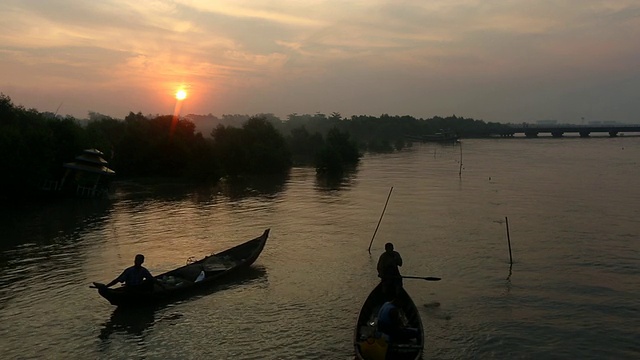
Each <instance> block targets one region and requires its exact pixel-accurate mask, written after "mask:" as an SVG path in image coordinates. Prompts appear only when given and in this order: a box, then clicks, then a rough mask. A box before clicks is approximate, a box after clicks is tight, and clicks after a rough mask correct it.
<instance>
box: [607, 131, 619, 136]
mask: <svg viewBox="0 0 640 360" xmlns="http://www.w3.org/2000/svg"><path fill="white" fill-rule="evenodd" d="M609 136H611V137H616V136H618V132H617V131H609Z"/></svg>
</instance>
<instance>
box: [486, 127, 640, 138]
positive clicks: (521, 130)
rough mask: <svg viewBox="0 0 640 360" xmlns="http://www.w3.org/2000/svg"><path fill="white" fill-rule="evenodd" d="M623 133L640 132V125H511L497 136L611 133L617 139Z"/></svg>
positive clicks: (582, 135) (560, 135) (557, 135)
mask: <svg viewBox="0 0 640 360" xmlns="http://www.w3.org/2000/svg"><path fill="white" fill-rule="evenodd" d="M623 132H640V125H626V124H625V125H623V124H610V125H555V124H554V125H535V124H523V125H509V127H505V128H504V129H501V130H499V133H498V134H497V135H500V136H501V137H511V136H514V135H515V134H524V135H525V136H526V137H529V138H534V137H537V136H538V134H540V133H550V134H551V136H553V137H557V138H559V137H562V136H564V134H565V133H577V134H579V135H580V137H589V136H590V135H591V133H609V136H611V137H616V136H618V134H619V133H623Z"/></svg>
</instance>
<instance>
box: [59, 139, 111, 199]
mask: <svg viewBox="0 0 640 360" xmlns="http://www.w3.org/2000/svg"><path fill="white" fill-rule="evenodd" d="M103 156H104V154H103V153H102V152H101V151H100V150H98V149H86V150H84V151H83V152H82V154H80V155H78V156H76V158H75V161H73V162H68V163H64V164H63V167H64V168H66V169H67V170H66V172H65V174H64V176H63V177H62V180H61V181H60V186H59V187H58V189H59V190H60V191H63V192H66V193H68V194H71V195H74V196H78V197H97V196H103V195H105V194H106V193H107V191H108V189H109V182H110V180H111V179H110V178H111V177H112V176H113V175H115V174H116V173H115V171H113V170H111V169H110V168H109V167H108V166H107V165H108V162H107V161H106V160H105V159H104V158H103Z"/></svg>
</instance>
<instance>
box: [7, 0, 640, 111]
mask: <svg viewBox="0 0 640 360" xmlns="http://www.w3.org/2000/svg"><path fill="white" fill-rule="evenodd" d="M180 87H183V88H184V89H185V90H186V91H187V98H186V99H185V100H184V101H183V104H182V107H181V109H182V110H181V111H182V114H183V115H184V114H191V113H193V114H209V113H211V114H213V115H216V116H221V115H223V114H248V115H254V114H258V113H273V114H275V115H276V116H279V117H280V118H282V119H285V118H286V116H287V115H288V114H292V113H298V114H315V113H317V112H320V113H325V114H331V113H332V112H338V113H340V114H342V116H347V117H349V116H351V115H373V116H379V115H381V114H390V115H410V116H414V117H418V118H429V117H432V116H436V115H437V116H448V115H452V114H455V115H457V116H464V117H471V118H475V119H482V120H485V121H498V122H523V121H528V122H534V121H537V120H549V119H554V120H558V121H560V122H572V123H580V122H581V121H582V122H588V121H603V120H604V121H619V122H630V123H640V1H638V0H609V1H595V0H556V1H546V0H502V1H495V0H428V1H427V0H415V1H409V0H358V1H346V0H342V1H334V0H324V1H322V0H269V1H263V0H252V1H249V0H223V1H218V0H175V1H163V0H152V1H146V0H137V1H125V0H100V1H87V0H1V1H0V92H2V93H4V94H5V95H7V96H9V97H11V99H12V100H13V102H14V103H15V104H16V105H23V106H25V107H27V108H36V109H38V110H39V111H52V112H55V111H56V109H58V108H59V110H58V113H59V114H65V115H66V114H69V115H73V116H75V117H78V118H86V117H87V116H88V113H89V111H94V112H99V113H102V114H106V115H110V116H113V117H117V118H123V117H124V116H125V115H126V114H128V113H129V111H133V112H139V111H140V112H142V113H143V114H171V113H172V111H173V109H174V108H175V105H176V98H175V94H176V91H177V90H178V89H179V88H180ZM583 118H584V120H583Z"/></svg>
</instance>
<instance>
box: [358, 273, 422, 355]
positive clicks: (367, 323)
mask: <svg viewBox="0 0 640 360" xmlns="http://www.w3.org/2000/svg"><path fill="white" fill-rule="evenodd" d="M398 296H399V297H400V300H401V304H402V305H401V309H400V310H401V315H402V318H403V320H404V322H405V326H407V327H411V328H414V329H417V330H418V336H417V338H416V339H412V340H409V341H406V342H402V343H388V342H387V341H386V340H385V339H384V337H381V336H380V333H379V332H378V330H377V328H376V325H377V322H378V311H379V310H380V307H382V305H383V304H384V303H385V302H386V301H387V300H389V299H388V297H387V296H386V294H385V292H384V289H383V286H382V283H380V284H378V286H376V287H375V288H374V289H373V290H372V291H371V293H370V294H369V296H368V297H367V300H365V302H364V304H363V305H362V309H361V310H360V315H358V322H357V323H356V328H355V332H354V339H353V344H354V347H355V354H356V359H360V360H377V359H386V360H414V359H420V358H421V356H422V350H423V349H424V328H423V327H422V320H421V319H420V314H419V313H418V308H417V307H416V304H415V303H414V302H413V300H412V299H411V297H410V296H409V294H408V293H407V292H406V291H405V290H404V288H402V289H401V290H400V292H399V294H398Z"/></svg>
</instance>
